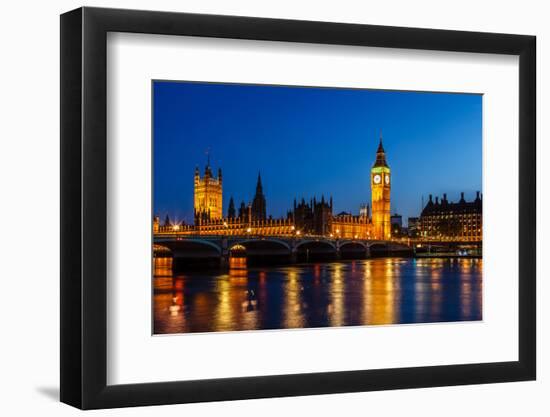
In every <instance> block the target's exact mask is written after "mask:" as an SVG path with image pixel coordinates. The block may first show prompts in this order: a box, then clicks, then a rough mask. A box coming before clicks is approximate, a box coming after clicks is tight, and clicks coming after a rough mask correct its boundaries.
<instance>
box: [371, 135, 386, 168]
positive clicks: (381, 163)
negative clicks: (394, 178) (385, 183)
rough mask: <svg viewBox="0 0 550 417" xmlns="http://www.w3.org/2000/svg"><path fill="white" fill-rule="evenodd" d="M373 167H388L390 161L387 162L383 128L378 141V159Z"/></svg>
mask: <svg viewBox="0 0 550 417" xmlns="http://www.w3.org/2000/svg"><path fill="white" fill-rule="evenodd" d="M373 167H388V163H387V162H386V152H385V151H384V146H383V145H382V130H380V141H379V142H378V149H377V150H376V161H375V162H374V165H373ZM388 168H389V167H388Z"/></svg>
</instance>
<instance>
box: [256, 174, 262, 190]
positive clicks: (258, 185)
mask: <svg viewBox="0 0 550 417" xmlns="http://www.w3.org/2000/svg"><path fill="white" fill-rule="evenodd" d="M256 194H263V187H262V176H261V174H260V171H258V182H257V183H256Z"/></svg>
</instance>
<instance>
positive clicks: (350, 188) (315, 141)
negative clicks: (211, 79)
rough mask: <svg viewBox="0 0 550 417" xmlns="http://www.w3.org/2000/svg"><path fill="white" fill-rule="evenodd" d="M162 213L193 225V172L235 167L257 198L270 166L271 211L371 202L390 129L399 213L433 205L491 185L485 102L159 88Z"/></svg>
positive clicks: (157, 164) (387, 94)
mask: <svg viewBox="0 0 550 417" xmlns="http://www.w3.org/2000/svg"><path fill="white" fill-rule="evenodd" d="M153 95H154V102H153V103H154V109H153V112H154V114H153V125H154V128H153V130H154V172H153V175H154V202H153V204H154V212H155V214H158V215H160V216H161V219H163V218H164V216H166V214H168V215H169V216H170V218H171V219H172V220H177V221H182V220H184V221H186V222H188V223H191V222H192V221H193V172H194V169H195V166H197V165H198V166H199V169H200V171H201V175H202V174H203V172H204V166H205V164H206V150H207V149H210V155H211V156H210V160H211V166H212V168H213V170H214V172H215V173H216V175H217V170H218V167H221V168H222V171H223V182H224V184H223V199H224V201H223V204H224V215H225V214H226V213H227V206H228V204H229V198H230V197H231V196H233V198H234V199H235V205H236V206H237V207H238V206H239V204H240V202H241V200H244V201H245V203H248V202H249V201H251V200H252V198H253V196H254V192H255V187H256V179H257V176H258V171H261V175H262V183H263V187H264V194H265V196H266V199H267V213H268V215H272V216H273V217H280V216H285V215H286V212H287V210H288V209H290V208H291V207H292V203H293V199H294V198H295V197H296V198H297V199H301V198H302V197H304V198H305V199H306V200H309V199H310V198H312V197H314V196H317V197H318V198H321V196H322V195H323V194H324V196H325V198H328V197H329V196H330V195H332V197H333V199H334V213H335V214H336V213H339V212H341V211H348V212H352V213H354V214H358V212H359V206H360V204H362V203H370V168H371V166H372V164H373V163H374V159H375V157H376V148H377V146H378V140H379V136H380V131H382V135H383V143H384V148H385V150H386V158H387V161H388V164H389V166H390V168H391V170H392V181H393V183H392V190H391V211H392V214H393V213H394V212H398V213H399V214H401V215H403V221H404V223H406V218H407V217H409V216H418V215H419V212H420V209H421V201H422V200H421V198H422V196H424V201H425V202H426V201H427V198H428V194H430V193H431V194H433V195H434V197H435V196H436V195H439V196H441V195H442V194H443V193H444V192H446V193H447V195H448V198H449V199H450V200H453V201H454V200H458V198H459V194H460V192H461V191H464V192H465V193H466V199H467V200H471V199H473V198H474V197H475V191H477V190H481V179H482V176H481V166H482V127H481V124H482V114H481V113H482V96H481V95H472V94H447V93H424V92H401V91H384V90H362V89H340V88H338V89H336V88H330V89H328V88H311V87H307V88H303V87H287V86H259V85H243V84H209V83H187V82H168V81H154V83H153Z"/></svg>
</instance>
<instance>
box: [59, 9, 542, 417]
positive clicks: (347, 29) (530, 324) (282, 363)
mask: <svg viewBox="0 0 550 417" xmlns="http://www.w3.org/2000/svg"><path fill="white" fill-rule="evenodd" d="M535 62H536V61H535V37H533V36H525V35H509V34H492V33H474V32H459V31H446V30H432V29H415V28H398V27H386V26H371V25H355V24H340V23H327V22H310V21H292V20H277V19H264V18H251V17H236V16H214V15H198V14H185V13H168V12H151V11H135V10H115V9H100V8H87V7H86V8H80V9H77V10H74V11H71V12H68V13H66V14H63V15H62V16H61V401H63V402H65V403H67V404H70V405H73V406H75V407H79V408H82V409H93V408H112V407H125V406H139V405H156V404H174V403H189V402H200V401H219V400H234V399H248V398H265V397H277V396H296V395H313V394H326V393H343V392H357V391H372V390H386V389H400V388H420V387H434V386H445V385H462V384H480V383H494V382H506V381H523V380H533V379H535V376H536V349H535V346H536V330H535V329H536V315H535V309H536V305H535V300H536V297H535V295H536V275H535V248H536V224H535V219H536V216H535V214H536V211H535V210H536V209H535V207H536V204H535V202H536V193H535V172H536V167H535V160H536V158H535V154H536V148H535V103H536V97H535V67H536V65H535Z"/></svg>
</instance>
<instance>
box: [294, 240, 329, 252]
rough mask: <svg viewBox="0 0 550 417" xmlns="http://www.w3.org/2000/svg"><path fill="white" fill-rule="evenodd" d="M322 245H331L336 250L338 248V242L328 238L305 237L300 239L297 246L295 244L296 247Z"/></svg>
mask: <svg viewBox="0 0 550 417" xmlns="http://www.w3.org/2000/svg"><path fill="white" fill-rule="evenodd" d="M304 245H306V246H321V245H325V246H330V247H331V248H332V249H334V251H336V250H337V249H338V248H337V247H336V243H334V242H332V241H330V240H326V239H304V240H301V241H299V242H298V243H297V244H296V246H295V249H299V248H300V247H302V246H304Z"/></svg>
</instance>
